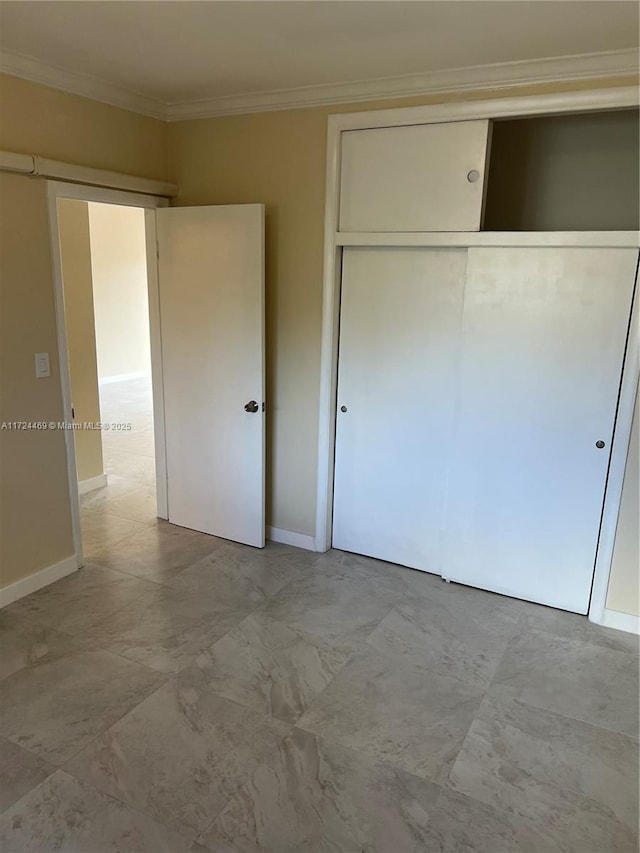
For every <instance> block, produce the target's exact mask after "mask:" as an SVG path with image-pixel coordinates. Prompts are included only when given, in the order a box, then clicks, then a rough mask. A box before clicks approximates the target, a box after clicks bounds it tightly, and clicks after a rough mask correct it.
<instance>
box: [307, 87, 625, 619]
mask: <svg viewBox="0 0 640 853" xmlns="http://www.w3.org/2000/svg"><path fill="white" fill-rule="evenodd" d="M446 97H447V95H443V96H442V98H443V100H444V99H446ZM639 103H640V97H639V93H638V90H637V88H636V87H635V86H621V87H611V88H603V89H593V90H587V91H584V90H583V91H570V92H562V93H558V94H548V95H517V94H516V95H511V94H506V96H505V97H502V98H493V99H491V100H469V101H461V102H456V103H451V102H449V103H446V102H441V103H437V104H431V105H428V106H421V107H404V108H402V107H401V108H397V109H389V110H372V111H364V112H355V113H343V114H337V115H330V116H329V117H328V124H327V156H326V184H325V218H324V251H323V287H322V337H321V353H320V393H319V403H318V456H317V491H316V529H315V550H316V551H327V550H329V548H331V540H332V527H333V478H334V464H335V435H336V407H337V374H338V343H339V328H340V291H341V278H342V252H343V247H344V246H347V245H352V246H364V245H367V246H389V245H395V246H398V245H404V246H412V245H413V246H429V245H431V246H436V245H437V246H445V245H449V246H451V245H458V246H471V245H476V246H477V245H485V246H489V245H494V246H506V245H512V246H513V245H517V246H519V245H522V246H525V245H530V246H531V245H546V246H548V245H560V246H562V245H566V246H575V245H589V246H594V247H598V246H620V247H634V248H637V247H638V233H637V232H554V233H553V234H550V233H546V232H540V233H535V232H521V233H515V232H509V233H505V234H499V233H496V232H468V233H464V232H458V233H455V232H450V233H447V234H438V233H416V232H413V233H407V234H401V233H394V234H391V235H390V234H375V233H367V234H356V233H348V232H340V231H339V203H340V166H341V164H340V149H341V134H342V133H343V132H344V131H348V130H365V129H371V128H380V127H397V126H402V125H412V124H431V123H439V122H450V121H465V120H467V121H468V120H473V119H482V118H488V119H496V118H508V117H514V118H515V117H521V118H526V117H531V116H544V115H560V114H567V113H584V112H603V111H607V110H616V109H625V108H631V107H637V106H638V104H639ZM636 301H637V300H636ZM636 313H637V312H636ZM634 316H635V315H634ZM635 323H636V326H637V320H636V321H635ZM634 334H635V335H637V332H632V335H631V337H630V339H629V341H628V349H627V359H626V360H625V365H624V370H623V383H622V392H621V398H620V402H619V406H618V415H617V419H616V430H615V438H614V442H613V445H612V451H611V461H610V476H611V477H612V479H611V481H610V489H609V490H608V496H607V501H606V502H605V509H604V511H603V518H602V524H603V525H605V527H606V529H607V530H608V531H609V533H608V538H607V537H603V541H602V543H601V547H599V548H598V551H597V558H596V565H595V570H594V584H593V590H592V599H591V607H590V611H589V618H591V619H593V620H594V621H600V618H601V614H602V612H603V610H604V607H605V600H606V587H607V584H608V578H609V572H610V568H611V557H612V554H613V543H612V541H611V539H612V537H611V528H612V526H613V538H615V524H616V523H617V516H618V511H619V506H620V494H617V496H616V494H615V493H616V492H617V489H618V480H619V471H620V470H622V471H624V465H625V463H626V449H627V447H628V444H629V436H630V433H631V419H632V413H633V412H632V410H633V404H631V411H630V410H629V405H628V402H626V400H627V397H628V393H629V392H628V391H627V388H628V386H629V385H631V386H632V387H634V385H635V382H637V378H638V370H639V368H640V365H639V364H638V359H637V358H630V357H629V353H630V351H631V349H633V348H634V346H635V349H636V350H637V337H636V338H635V339H634V340H635V341H636V343H635V344H633V342H632V337H633V335H634ZM623 395H624V400H623ZM620 492H621V484H620ZM601 529H602V528H601Z"/></svg>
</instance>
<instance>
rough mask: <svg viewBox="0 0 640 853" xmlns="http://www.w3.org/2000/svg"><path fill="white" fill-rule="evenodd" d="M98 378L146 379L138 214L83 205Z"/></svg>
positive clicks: (144, 296)
mask: <svg viewBox="0 0 640 853" xmlns="http://www.w3.org/2000/svg"><path fill="white" fill-rule="evenodd" d="M89 230H90V234H91V265H92V269H93V302H94V313H95V320H96V350H97V356H98V377H99V379H106V378H109V377H113V376H120V375H122V374H129V373H149V372H150V370H151V361H150V349H149V346H150V345H149V309H148V303H147V261H146V250H145V234H144V211H143V210H142V209H140V208H133V207H120V206H118V205H112V204H98V203H96V202H90V203H89Z"/></svg>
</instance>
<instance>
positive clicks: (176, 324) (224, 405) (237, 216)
mask: <svg viewBox="0 0 640 853" xmlns="http://www.w3.org/2000/svg"><path fill="white" fill-rule="evenodd" d="M157 217H158V219H157V234H158V252H159V256H158V276H159V290H160V314H161V327H162V360H163V371H164V400H165V428H166V454H167V493H168V507H169V521H170V522H172V523H173V524H179V525H181V526H183V527H190V528H192V529H193V530H200V531H202V532H204V533H211V534H214V535H216V536H221V537H224V538H225V539H232V540H235V541H237V542H244V543H246V544H247V545H256V546H258V547H263V546H264V535H265V527H264V525H265V519H264V484H265V478H264V434H265V433H264V412H263V401H264V207H263V206H262V205H259V204H247V205H229V206H220V207H178V208H166V209H163V210H158V212H157Z"/></svg>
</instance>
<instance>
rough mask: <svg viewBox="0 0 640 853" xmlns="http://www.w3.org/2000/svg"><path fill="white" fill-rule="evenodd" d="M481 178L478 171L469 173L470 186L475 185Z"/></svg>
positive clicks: (474, 170)
mask: <svg viewBox="0 0 640 853" xmlns="http://www.w3.org/2000/svg"><path fill="white" fill-rule="evenodd" d="M479 178H480V172H479V171H478V170H477V169H472V170H471V171H470V172H467V180H468V181H469V183H470V184H475V182H476V181H477V180H479Z"/></svg>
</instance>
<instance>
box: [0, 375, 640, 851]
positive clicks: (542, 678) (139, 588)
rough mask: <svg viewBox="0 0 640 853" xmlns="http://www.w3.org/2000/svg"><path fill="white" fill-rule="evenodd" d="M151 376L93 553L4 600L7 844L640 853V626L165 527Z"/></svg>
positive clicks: (349, 561)
mask: <svg viewBox="0 0 640 853" xmlns="http://www.w3.org/2000/svg"><path fill="white" fill-rule="evenodd" d="M136 382H137V380H136ZM143 385H144V383H138V387H137V388H136V386H135V383H133V384H130V385H128V386H127V388H128V389H129V392H130V394H129V398H128V402H127V394H126V393H125V392H126V390H127V389H126V388H124V389H123V388H120V389H118V388H113V389H111V397H112V398H113V400H112V401H113V402H114V406H115V408H113V409H112V413H113V415H112V419H113V420H118V419H120V418H122V416H123V412H125V413H126V417H125V418H123V419H130V420H132V421H134V423H136V424H137V427H136V431H132V434H130V435H123V436H116V435H114V436H112V437H106V438H105V458H106V459H107V464H108V466H109V469H110V470H109V473H110V485H109V486H108V487H107V489H105V490H99V491H98V492H94V493H91V494H89V495H86V496H84V497H83V501H82V504H83V510H82V514H83V522H84V542H85V553H86V554H88V560H87V565H86V566H85V567H84V568H83V569H81V570H80V571H79V572H77V573H75V574H73V575H71V576H69V577H67V578H64V579H63V580H61V581H59V582H58V583H56V584H53V585H52V586H50V587H48V588H46V589H43V590H41V591H40V592H37V593H35V594H33V595H31V596H29V597H28V598H25V599H22V600H21V601H19V602H16V603H15V604H13V605H11V606H10V607H8V608H5V609H4V610H3V611H1V612H0V648H1V653H0V664H1V668H0V679H1V680H0V768H1V771H2V781H1V782H0V811H1V812H2V814H1V815H0V850H1V851H2V853H18V852H19V851H24V853H26V851H42V853H49V851H68V853H70V852H71V851H73V853H103V852H104V853H106V851H109V853H196V851H198V853H207V851H208V853H454V851H455V853H471V851H478V853H636V851H637V849H638V847H637V844H638V841H637V826H638V638H637V637H633V636H632V635H629V634H624V633H620V632H616V631H611V630H607V629H601V628H598V627H596V626H593V625H591V624H590V623H589V622H588V621H587V620H586V619H585V618H583V617H579V616H574V615H571V614H567V613H561V612H559V611H554V610H550V609H548V608H544V607H537V606H535V605H530V604H526V603H524V602H519V601H515V600H512V599H507V598H502V597H500V596H496V595H491V594H489V593H485V592H481V591H479V590H472V589H468V588H465V587H460V586H456V585H455V584H450V585H449V584H446V583H444V582H443V581H441V580H440V579H439V578H436V577H435V576H432V575H427V574H423V573H421V572H415V571H412V570H410V569H403V568H401V567H399V566H394V565H390V564H387V563H382V562H378V561H376V560H370V559H367V558H364V557H357V556H354V555H349V554H344V553H341V552H337V551H333V552H329V553H328V554H324V555H317V554H313V553H310V552H306V551H301V550H297V549H294V548H289V547H286V546H282V545H274V544H269V545H268V546H267V548H266V549H264V551H260V550H255V549H252V548H248V547H244V546H240V545H236V544H233V543H230V542H226V541H223V540H219V539H216V538H214V537H211V536H205V535H203V534H200V533H196V532H193V531H190V530H186V529H184V528H179V527H175V526H173V525H170V524H168V523H166V522H158V521H157V519H156V518H155V504H154V502H153V467H152V463H153V457H152V453H153V451H152V450H151V455H149V446H151V447H152V444H151V445H150V443H149V442H150V439H151V432H150V423H151V422H150V404H149V396H148V387H147V392H145V393H146V397H145V393H140V391H141V389H142V390H144V388H143ZM108 388H109V386H107V389H108ZM145 400H146V402H145ZM116 404H117V405H116ZM103 419H106V418H105V414H103ZM144 433H146V436H145V435H144ZM145 453H146V455H145ZM149 460H150V461H149Z"/></svg>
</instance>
